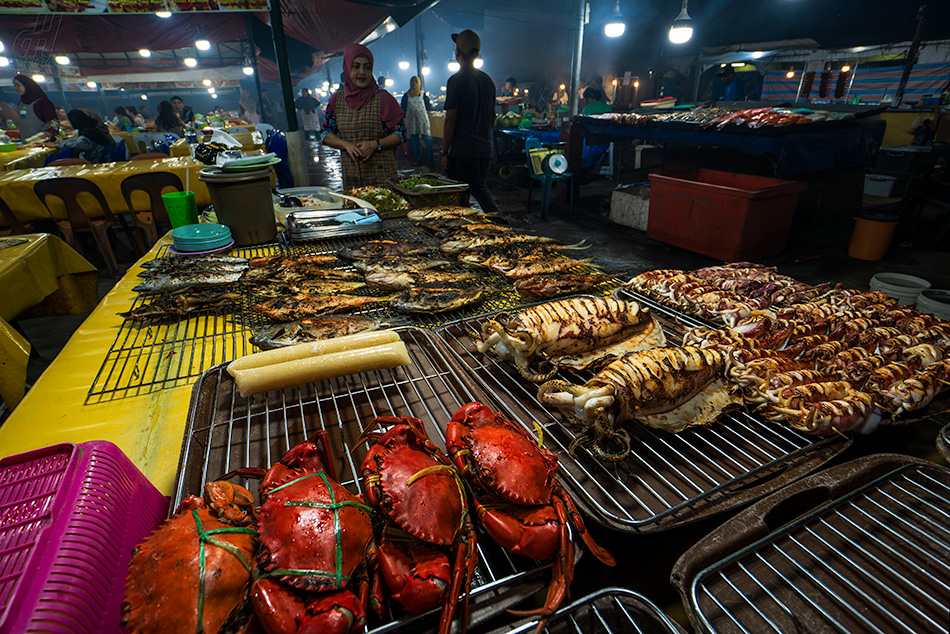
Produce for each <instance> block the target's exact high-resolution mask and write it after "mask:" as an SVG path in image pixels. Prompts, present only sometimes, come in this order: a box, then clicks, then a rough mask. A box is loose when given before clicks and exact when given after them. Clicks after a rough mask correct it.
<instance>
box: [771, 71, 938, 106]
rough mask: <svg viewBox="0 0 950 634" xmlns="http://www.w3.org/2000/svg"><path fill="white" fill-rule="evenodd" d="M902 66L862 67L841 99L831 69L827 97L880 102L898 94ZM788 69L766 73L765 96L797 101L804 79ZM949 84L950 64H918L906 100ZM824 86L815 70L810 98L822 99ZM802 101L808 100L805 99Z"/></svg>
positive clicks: (908, 81) (927, 93)
mask: <svg viewBox="0 0 950 634" xmlns="http://www.w3.org/2000/svg"><path fill="white" fill-rule="evenodd" d="M903 72H904V67H903V66H886V67H881V68H861V67H858V69H857V70H856V71H855V74H854V81H853V82H852V83H851V91H850V92H849V93H847V94H845V95H844V96H843V97H842V98H841V99H838V100H836V99H835V97H834V90H835V86H836V84H837V82H838V73H837V72H836V71H832V73H831V81H830V82H829V84H828V87H829V93H830V94H829V95H827V96H826V97H824V99H829V100H832V101H845V100H847V99H850V98H852V97H854V96H855V95H857V96H859V97H860V98H861V101H864V102H879V101H881V99H883V98H884V96H885V95H892V96H893V95H895V94H897V87H898V85H900V81H901V74H902V73H903ZM785 73H786V71H769V72H767V73H766V74H765V78H764V82H763V84H762V98H763V99H768V100H771V101H794V100H795V98H796V96H797V94H798V86H799V83H800V81H801V71H798V72H796V73H795V76H794V77H793V78H791V79H789V78H788V77H786V76H785ZM948 83H950V63H945V62H938V63H933V64H917V65H916V66H914V68H913V70H912V71H911V73H910V78H909V79H908V80H907V87H906V88H905V89H904V100H905V101H917V100H919V99H920V98H921V97H923V96H924V95H939V94H940V93H941V92H943V91H944V90H946V88H947V84H948ZM820 85H821V72H818V73H816V76H815V81H814V83H813V84H812V88H811V92H810V93H809V95H808V100H814V99H822V97H820V96H819V94H818V90H819V87H820ZM803 101H805V100H804V99H803Z"/></svg>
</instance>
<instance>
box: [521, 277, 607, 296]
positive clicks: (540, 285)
mask: <svg viewBox="0 0 950 634" xmlns="http://www.w3.org/2000/svg"><path fill="white" fill-rule="evenodd" d="M609 279H610V276H609V275H599V274H595V275H579V274H576V273H561V274H558V275H554V274H541V275H530V276H528V277H523V278H521V279H519V280H518V281H517V282H515V289H516V290H517V291H518V292H519V293H521V294H522V295H524V296H525V297H532V298H537V299H551V298H554V297H558V296H560V295H570V294H571V293H579V292H581V291H586V290H588V289H590V288H593V287H594V286H596V285H597V284H600V283H601V282H605V281H607V280H609Z"/></svg>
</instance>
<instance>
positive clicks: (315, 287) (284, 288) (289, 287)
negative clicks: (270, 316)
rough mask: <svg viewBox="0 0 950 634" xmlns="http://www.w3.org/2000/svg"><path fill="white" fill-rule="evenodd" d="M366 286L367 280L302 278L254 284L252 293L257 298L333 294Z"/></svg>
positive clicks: (353, 290)
mask: <svg viewBox="0 0 950 634" xmlns="http://www.w3.org/2000/svg"><path fill="white" fill-rule="evenodd" d="M363 288H366V282H356V281H352V282H351V281H345V280H332V279H331V280H314V281H310V280H301V281H299V282H292V283H290V284H268V285H266V286H254V287H253V288H252V289H251V294H252V295H253V296H254V297H256V298H263V299H274V298H277V297H288V296H290V295H332V294H333V293H352V292H355V291H358V290H360V289H363Z"/></svg>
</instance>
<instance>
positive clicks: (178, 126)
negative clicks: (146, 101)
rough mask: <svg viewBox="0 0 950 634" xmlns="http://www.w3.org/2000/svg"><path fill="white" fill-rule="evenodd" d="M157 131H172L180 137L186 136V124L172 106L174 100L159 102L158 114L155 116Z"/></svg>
mask: <svg viewBox="0 0 950 634" xmlns="http://www.w3.org/2000/svg"><path fill="white" fill-rule="evenodd" d="M155 131H156V132H171V133H172V134H177V135H178V137H179V138H181V137H183V136H185V124H184V122H183V121H182V120H181V118H180V117H179V116H178V113H177V112H175V108H173V107H172V102H170V101H163V102H161V103H159V104H158V115H157V116H156V117H155Z"/></svg>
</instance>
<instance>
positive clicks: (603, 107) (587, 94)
mask: <svg viewBox="0 0 950 634" xmlns="http://www.w3.org/2000/svg"><path fill="white" fill-rule="evenodd" d="M603 98H604V93H602V92H600V91H599V90H597V89H596V88H588V89H587V90H585V91H584V101H585V104H586V105H585V106H584V109H583V110H581V114H602V113H604V112H613V109H612V108H611V107H610V106H609V105H608V104H607V103H605V102H604V101H603Z"/></svg>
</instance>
